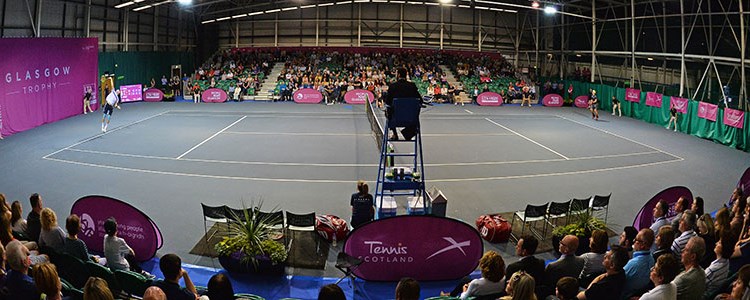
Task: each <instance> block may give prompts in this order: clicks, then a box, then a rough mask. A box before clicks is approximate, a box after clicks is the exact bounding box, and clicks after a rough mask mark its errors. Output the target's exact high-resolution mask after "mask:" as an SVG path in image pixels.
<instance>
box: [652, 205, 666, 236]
mask: <svg viewBox="0 0 750 300" xmlns="http://www.w3.org/2000/svg"><path fill="white" fill-rule="evenodd" d="M668 212H669V204H667V201H664V200H659V202H657V203H656V206H654V223H653V224H651V227H650V228H651V230H653V231H654V232H659V228H661V227H662V226H664V225H669V224H670V223H669V221H667V213H668Z"/></svg>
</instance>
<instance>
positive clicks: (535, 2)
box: [531, 1, 539, 8]
mask: <svg viewBox="0 0 750 300" xmlns="http://www.w3.org/2000/svg"><path fill="white" fill-rule="evenodd" d="M531 7H533V8H539V2H537V1H531Z"/></svg>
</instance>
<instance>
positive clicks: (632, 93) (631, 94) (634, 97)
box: [625, 88, 641, 102]
mask: <svg viewBox="0 0 750 300" xmlns="http://www.w3.org/2000/svg"><path fill="white" fill-rule="evenodd" d="M625 100H626V101H630V102H641V90H638V89H630V88H628V89H625Z"/></svg>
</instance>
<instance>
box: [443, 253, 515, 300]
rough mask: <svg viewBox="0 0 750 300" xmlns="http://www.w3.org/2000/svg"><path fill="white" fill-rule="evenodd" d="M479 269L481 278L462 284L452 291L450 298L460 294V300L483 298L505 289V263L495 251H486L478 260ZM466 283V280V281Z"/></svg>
mask: <svg viewBox="0 0 750 300" xmlns="http://www.w3.org/2000/svg"><path fill="white" fill-rule="evenodd" d="M479 269H480V270H481V271H482V277H481V278H478V279H474V280H472V281H471V282H468V283H465V282H466V281H464V283H465V284H462V285H461V287H460V290H459V287H457V288H456V289H454V292H452V293H451V296H457V295H458V294H460V297H461V299H462V300H463V299H468V298H469V297H477V296H485V295H492V294H498V293H500V292H501V291H502V290H503V289H504V288H505V280H503V279H505V262H504V261H503V258H502V257H501V256H500V254H498V253H497V252H495V251H487V252H485V253H484V255H482V258H481V259H480V260H479ZM467 281H468V280H467Z"/></svg>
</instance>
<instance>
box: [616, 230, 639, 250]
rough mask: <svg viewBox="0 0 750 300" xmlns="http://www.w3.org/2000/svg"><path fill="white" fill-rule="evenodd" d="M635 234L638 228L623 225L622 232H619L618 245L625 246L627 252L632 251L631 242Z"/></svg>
mask: <svg viewBox="0 0 750 300" xmlns="http://www.w3.org/2000/svg"><path fill="white" fill-rule="evenodd" d="M637 234H638V229H635V227H633V226H625V228H624V229H623V230H622V233H620V242H619V244H620V247H623V248H625V250H628V252H630V251H633V242H634V241H635V236H636V235H637Z"/></svg>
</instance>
